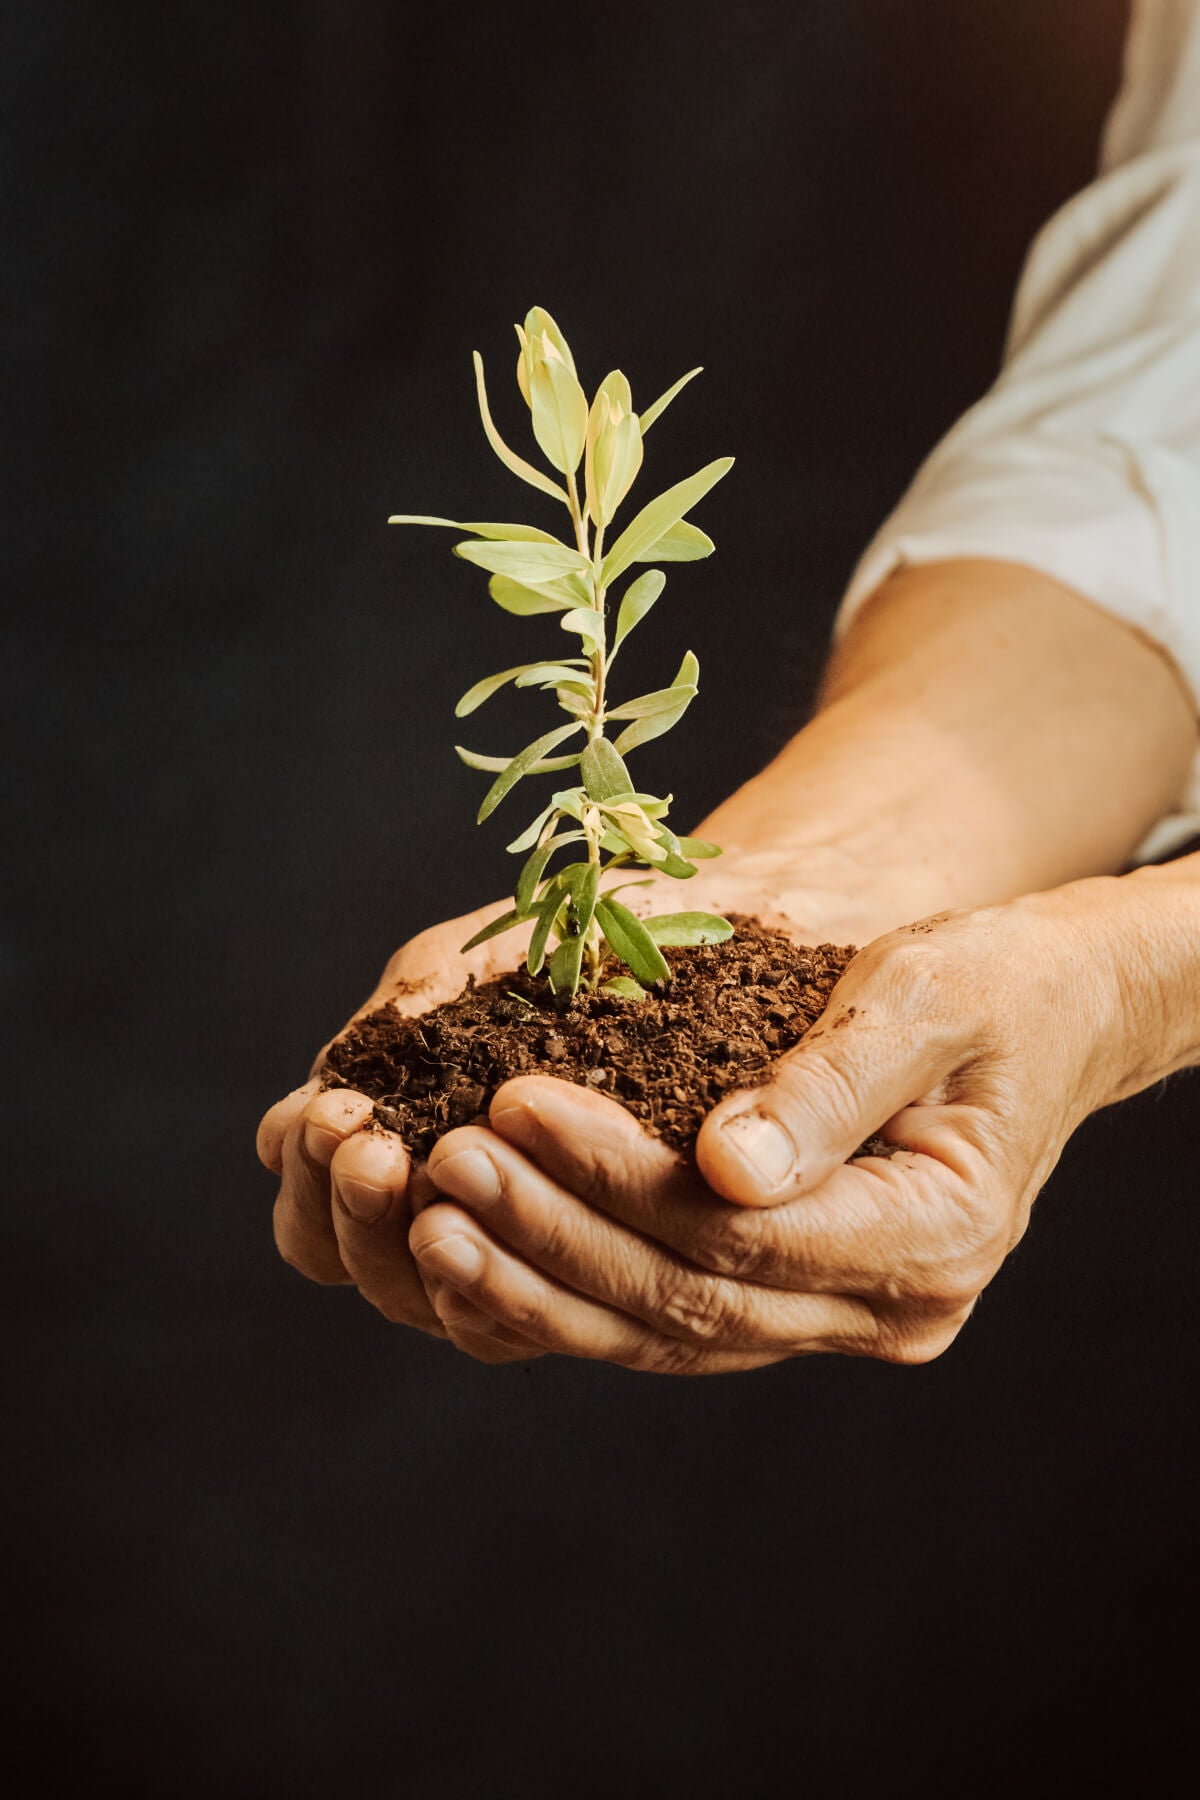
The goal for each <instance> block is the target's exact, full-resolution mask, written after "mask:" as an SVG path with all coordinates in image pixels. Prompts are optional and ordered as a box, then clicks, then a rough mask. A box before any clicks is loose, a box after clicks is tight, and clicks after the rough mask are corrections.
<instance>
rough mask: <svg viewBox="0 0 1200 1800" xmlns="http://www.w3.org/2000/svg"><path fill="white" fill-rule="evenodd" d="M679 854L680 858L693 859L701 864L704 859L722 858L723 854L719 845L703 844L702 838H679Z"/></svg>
mask: <svg viewBox="0 0 1200 1800" xmlns="http://www.w3.org/2000/svg"><path fill="white" fill-rule="evenodd" d="M679 854H680V855H681V856H689V857H694V858H695V859H696V860H697V861H698V862H703V861H704V859H705V858H706V857H709V856H724V854H725V852H724V851H723V850H722V848H721V846H720V844H708V843H705V841H704V839H703V838H691V837H681V838H680V840H679Z"/></svg>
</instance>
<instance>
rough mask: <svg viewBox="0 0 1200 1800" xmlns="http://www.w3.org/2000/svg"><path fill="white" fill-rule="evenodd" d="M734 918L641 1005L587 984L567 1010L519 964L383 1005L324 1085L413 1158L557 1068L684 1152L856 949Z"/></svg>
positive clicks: (329, 1063)
mask: <svg viewBox="0 0 1200 1800" xmlns="http://www.w3.org/2000/svg"><path fill="white" fill-rule="evenodd" d="M733 924H734V927H735V930H734V935H733V936H732V937H731V938H729V939H727V940H726V941H725V943H723V944H710V945H703V946H700V947H698V948H695V949H688V950H669V949H668V950H665V951H664V955H665V956H666V958H667V961H668V962H669V963H670V964H671V974H672V979H671V982H670V984H669V985H666V986H664V991H663V992H662V993H660V994H655V995H653V996H651V997H650V998H649V999H646V1000H621V999H618V998H616V997H615V996H612V995H607V994H585V993H582V992H581V993H580V994H579V995H578V996H577V997H576V998H575V1000H574V1001H572V1003H571V1004H570V1005H569V1006H568V1007H567V1008H566V1009H565V1011H560V1010H558V1009H557V1008H556V1006H555V1004H554V1001H553V998H552V997H551V996H549V995H548V994H547V991H546V986H545V983H544V982H543V981H542V980H541V979H539V980H536V981H535V980H534V979H533V977H531V976H530V975H529V974H527V973H526V972H525V971H524V970H523V969H522V970H514V971H513V973H512V974H511V975H504V976H501V977H500V978H499V979H498V980H495V981H488V982H483V983H481V984H480V985H479V986H476V985H475V982H474V979H473V978H472V979H471V980H470V981H469V982H468V985H467V987H466V988H465V989H464V990H463V992H462V993H461V994H460V995H459V996H458V998H457V999H455V1000H449V1001H446V1002H445V1003H444V1004H443V1005H441V1006H436V1007H434V1008H433V1009H432V1010H431V1011H429V1012H427V1013H423V1014H421V1016H420V1017H418V1018H405V1017H404V1016H403V1014H401V1013H400V1012H398V1011H397V1009H396V1007H395V1006H394V1004H393V1003H392V1002H391V1001H388V1002H387V1004H386V1005H385V1006H382V1007H380V1008H378V1009H377V1010H376V1011H375V1012H373V1013H368V1014H367V1015H366V1016H365V1017H363V1018H361V1019H359V1020H357V1021H356V1022H355V1024H353V1025H352V1026H350V1028H349V1029H348V1030H347V1031H346V1033H345V1034H344V1035H343V1036H342V1037H341V1038H339V1039H338V1040H337V1042H336V1043H334V1044H332V1045H331V1046H330V1049H329V1053H328V1057H327V1060H326V1064H325V1067H324V1068H323V1070H322V1078H323V1086H325V1087H352V1088H355V1089H357V1090H358V1092H359V1093H362V1094H366V1095H367V1096H368V1097H369V1098H371V1099H373V1100H374V1101H375V1118H376V1120H377V1121H378V1123H379V1124H381V1125H383V1126H385V1127H386V1128H387V1129H388V1130H391V1131H396V1132H398V1133H399V1134H400V1136H401V1137H402V1138H403V1139H404V1141H405V1143H406V1144H407V1146H408V1148H409V1150H410V1151H411V1152H412V1153H413V1154H414V1156H416V1157H417V1158H424V1157H425V1156H427V1155H428V1154H429V1152H430V1150H431V1149H432V1148H433V1145H434V1143H435V1142H436V1140H437V1139H438V1138H439V1137H440V1136H441V1135H442V1133H443V1132H445V1131H448V1130H449V1129H450V1128H451V1127H452V1126H456V1125H466V1124H470V1123H471V1122H472V1121H474V1120H476V1119H479V1118H485V1117H486V1114H487V1108H488V1103H489V1101H490V1100H491V1098H492V1095H493V1094H494V1093H495V1092H496V1089H497V1088H498V1087H500V1086H501V1085H502V1084H503V1083H504V1082H505V1081H507V1080H509V1078H510V1077H511V1076H513V1075H556V1076H558V1077H559V1078H560V1079H562V1080H564V1081H575V1082H578V1083H580V1085H582V1086H585V1087H590V1088H593V1089H595V1090H596V1091H597V1092H599V1093H602V1094H609V1095H611V1096H613V1097H614V1098H615V1099H617V1100H619V1101H621V1103H622V1104H623V1105H624V1106H626V1107H628V1109H629V1111H630V1112H631V1113H633V1114H634V1116H635V1117H636V1118H638V1119H640V1120H641V1121H642V1123H643V1124H644V1125H646V1126H648V1127H649V1129H650V1130H651V1131H653V1132H655V1133H657V1135H658V1136H659V1137H661V1138H663V1139H664V1140H665V1141H666V1142H667V1143H668V1144H670V1145H672V1146H673V1147H674V1148H675V1149H677V1150H685V1151H686V1150H689V1149H690V1148H691V1146H692V1144H693V1142H694V1140H695V1137H696V1133H697V1132H698V1131H699V1129H700V1125H701V1122H702V1120H703V1119H704V1118H705V1116H706V1115H707V1114H708V1113H709V1112H711V1110H712V1108H713V1107H714V1106H715V1105H716V1103H717V1101H718V1100H720V1099H721V1098H722V1096H723V1095H724V1094H725V1093H727V1092H728V1091H729V1090H730V1089H731V1088H738V1087H754V1086H756V1085H757V1084H758V1083H760V1082H762V1081H765V1080H766V1078H767V1076H768V1074H769V1073H770V1068H771V1064H772V1063H773V1061H774V1060H775V1058H776V1057H777V1056H779V1055H780V1054H781V1052H783V1051H785V1050H790V1049H791V1047H792V1046H793V1045H794V1044H796V1043H798V1042H799V1040H800V1039H801V1038H802V1037H803V1036H804V1034H805V1032H806V1031H808V1029H809V1027H810V1026H811V1025H812V1024H813V1023H814V1021H815V1020H816V1019H818V1018H819V1017H820V1015H821V1013H822V1012H823V1011H824V1009H825V1004H826V1001H827V1000H828V998H829V995H830V993H831V991H832V989H833V987H834V985H835V983H836V982H837V980H838V978H839V976H840V975H841V973H842V971H843V969H844V968H845V967H846V964H847V963H848V962H849V961H850V958H851V957H852V956H853V955H854V954H855V952H854V948H853V947H852V946H849V945H836V944H818V945H815V946H800V945H797V944H794V943H793V942H792V941H791V939H790V938H787V937H785V936H784V935H783V934H782V933H781V932H777V931H771V930H768V929H767V928H766V927H765V926H763V925H760V924H759V922H758V921H757V920H756V919H747V918H741V917H738V916H736V915H735V916H734V919H733ZM609 973H612V974H616V973H617V969H616V966H615V965H614V967H613V968H612V970H611V971H609ZM843 1016H846V1017H848V1016H850V1015H849V1014H846V1015H843ZM834 1023H835V1025H836V1024H837V1023H838V1021H837V1020H835V1021H834Z"/></svg>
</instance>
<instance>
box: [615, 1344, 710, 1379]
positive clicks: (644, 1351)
mask: <svg viewBox="0 0 1200 1800" xmlns="http://www.w3.org/2000/svg"><path fill="white" fill-rule="evenodd" d="M697 1355H698V1351H697V1348H696V1346H695V1345H694V1344H688V1343H685V1342H684V1341H683V1339H682V1338H651V1339H646V1340H640V1341H639V1342H638V1343H636V1344H635V1345H633V1346H632V1347H631V1348H630V1349H629V1350H628V1351H627V1352H626V1353H625V1354H623V1355H622V1356H620V1357H619V1358H617V1359H616V1360H617V1361H619V1362H620V1364H621V1366H622V1367H623V1368H626V1369H633V1370H634V1371H635V1372H636V1373H638V1374H639V1375H690V1374H692V1373H693V1371H694V1370H695V1367H696V1359H697Z"/></svg>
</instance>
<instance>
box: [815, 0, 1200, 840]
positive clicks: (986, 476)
mask: <svg viewBox="0 0 1200 1800" xmlns="http://www.w3.org/2000/svg"><path fill="white" fill-rule="evenodd" d="M964 556H965V557H970V556H981V557H995V558H999V559H1001V560H1004V561H1007V562H1018V563H1025V564H1027V565H1029V566H1031V567H1033V568H1036V569H1039V570H1042V571H1043V572H1044V573H1046V574H1048V575H1052V576H1054V577H1055V578H1056V579H1058V580H1059V581H1062V582H1064V583H1065V584H1066V585H1067V586H1068V587H1072V588H1074V589H1075V590H1076V591H1077V592H1078V593H1081V594H1084V595H1086V596H1087V597H1088V598H1089V599H1091V600H1094V601H1095V602H1097V604H1099V605H1101V606H1103V607H1106V608H1107V609H1108V610H1110V611H1111V612H1114V613H1117V614H1119V615H1120V616H1121V617H1122V618H1123V619H1126V620H1128V622H1129V623H1130V624H1131V625H1133V626H1134V627H1136V628H1137V629H1138V630H1140V631H1141V632H1143V633H1144V634H1145V635H1146V636H1147V637H1149V638H1150V639H1152V640H1153V641H1154V642H1156V643H1157V644H1159V645H1161V646H1162V647H1163V648H1164V649H1165V650H1167V651H1168V652H1169V654H1170V656H1171V657H1172V658H1173V660H1174V662H1175V663H1176V665H1177V666H1178V668H1179V670H1180V672H1181V673H1182V675H1183V677H1184V679H1185V681H1187V682H1188V683H1189V685H1190V687H1191V691H1192V694H1193V696H1194V698H1195V701H1196V708H1197V713H1198V714H1200V0H1136V4H1135V9H1134V15H1133V21H1132V25H1131V28H1130V33H1129V39H1128V42H1127V45H1126V51H1125V74H1124V81H1123V84H1122V87H1121V91H1120V93H1119V94H1118V96H1117V100H1116V103H1115V105H1114V107H1113V109H1112V112H1111V114H1110V116H1109V119H1108V123H1107V125H1106V128H1105V134H1104V143H1103V150H1102V156H1101V169H1100V174H1099V176H1098V177H1097V179H1096V180H1095V181H1094V182H1093V183H1092V185H1091V186H1090V187H1088V188H1085V189H1084V191H1083V192H1082V193H1081V194H1077V195H1076V196H1075V198H1074V199H1073V200H1071V201H1069V202H1068V204H1067V205H1066V206H1064V207H1063V208H1062V209H1061V211H1060V212H1058V213H1056V214H1055V216H1054V217H1053V218H1052V219H1051V220H1050V221H1049V223H1048V224H1047V225H1045V226H1044V227H1043V229H1042V231H1041V232H1040V233H1039V234H1038V236H1037V238H1036V239H1035V240H1034V243H1033V246H1032V249H1031V250H1030V253H1029V257H1028V259H1027V262H1026V265H1025V269H1024V272H1023V274H1022V277H1021V282H1020V286H1019V287H1018V290H1017V296H1016V300H1015V303H1014V307H1013V315H1012V320H1011V323H1010V326H1009V334H1008V343H1007V346H1006V350H1005V359H1004V367H1003V369H1002V371H1001V374H1000V377H999V379H998V380H997V382H996V384H995V386H994V387H993V388H992V389H991V391H990V392H989V393H988V394H986V395H985V396H984V398H983V399H982V400H981V401H980V402H979V403H978V404H977V405H976V406H974V407H972V409H971V411H970V412H968V413H967V414H966V415H965V416H964V417H963V418H962V419H961V420H960V421H959V423H958V424H957V425H956V426H955V427H954V428H953V430H952V431H950V433H949V434H948V435H947V436H946V437H945V438H944V439H943V440H942V442H941V443H940V444H939V445H938V446H937V448H936V449H935V450H934V451H933V453H932V454H931V455H930V456H929V457H928V458H927V460H926V462H925V463H924V465H923V466H922V468H921V469H920V470H919V472H918V474H917V476H916V478H915V480H914V481H913V484H912V486H911V487H910V488H909V490H908V492H907V494H906V495H905V496H904V498H903V499H902V500H901V502H900V504H899V506H898V507H897V508H896V510H895V511H894V512H893V513H892V515H891V517H890V518H889V519H887V520H886V522H885V523H884V525H883V526H882V527H881V529H880V531H879V532H878V533H877V535H876V537H875V539H874V541H873V542H872V543H871V544H870V546H869V547H868V549H867V551H866V553H865V555H864V556H863V558H862V560H861V561H860V563H859V565H858V567H857V569H856V570H855V573H854V576H853V578H852V580H851V583H850V587H849V589H848V591H847V594H846V597H845V599H844V601H843V602H842V606H841V609H840V611H839V613H838V617H837V622H836V625H835V628H834V629H835V633H840V632H841V631H842V630H844V629H845V626H846V624H847V622H848V620H849V619H850V617H851V616H852V614H853V613H854V611H855V609H856V608H857V607H858V606H859V605H860V604H861V603H862V601H863V600H865V599H866V598H867V596H868V595H869V594H871V593H873V592H874V590H875V589H876V588H877V587H878V586H879V584H880V582H881V581H882V580H883V579H884V578H885V576H887V575H888V574H890V573H891V571H892V570H893V569H895V568H897V567H898V566H899V565H900V564H903V563H924V562H934V561H940V560H942V559H943V558H947V557H964ZM1196 831H1200V755H1198V756H1197V759H1196V761H1195V763H1194V764H1193V768H1192V773H1191V777H1190V780H1189V783H1188V785H1187V788H1186V790H1185V791H1184V792H1183V793H1181V794H1180V796H1179V800H1178V811H1176V812H1173V813H1172V814H1171V815H1170V816H1169V817H1168V818H1166V819H1164V820H1162V821H1161V822H1160V824H1159V825H1158V826H1157V827H1156V829H1155V831H1154V832H1153V833H1152V834H1151V836H1150V837H1149V838H1148V839H1147V840H1146V842H1145V843H1144V844H1143V845H1142V847H1141V850H1140V851H1139V856H1141V857H1143V858H1145V857H1148V856H1152V855H1155V854H1158V853H1159V852H1160V851H1161V850H1163V849H1166V848H1168V847H1169V846H1170V845H1171V844H1172V843H1176V842H1179V841H1181V840H1182V839H1183V838H1185V837H1187V836H1189V835H1190V834H1191V833H1193V832H1196Z"/></svg>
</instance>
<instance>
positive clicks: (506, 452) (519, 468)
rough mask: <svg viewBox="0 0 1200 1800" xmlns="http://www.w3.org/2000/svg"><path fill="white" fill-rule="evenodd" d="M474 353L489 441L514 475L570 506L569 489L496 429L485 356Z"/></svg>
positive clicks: (476, 389)
mask: <svg viewBox="0 0 1200 1800" xmlns="http://www.w3.org/2000/svg"><path fill="white" fill-rule="evenodd" d="M472 355H473V357H474V361H475V391H476V393H477V395H478V397H479V416H480V418H481V419H482V420H483V429H484V431H485V432H486V433H487V441H488V443H489V444H490V445H491V446H492V449H493V450H494V451H495V452H496V455H497V456H498V457H499V458H500V461H501V462H502V463H503V464H504V466H505V468H506V469H511V471H512V473H513V474H514V475H519V476H520V477H521V480H522V481H527V482H528V483H529V485H530V487H535V488H540V489H541V491H542V493H543V494H550V495H551V496H552V497H553V498H554V499H555V500H561V501H562V503H563V505H564V506H570V504H571V502H570V500H569V499H568V497H567V490H566V489H565V488H564V487H560V486H559V484H558V482H557V481H551V479H550V477H549V476H548V475H543V474H542V471H541V470H540V469H535V468H534V466H533V464H532V463H527V462H526V461H525V458H524V457H523V456H518V455H517V453H516V451H515V450H510V449H509V447H508V445H507V444H506V443H505V442H504V439H503V438H502V437H501V436H500V433H499V432H498V431H497V430H496V427H495V424H494V423H493V420H492V414H491V410H490V408H489V407H488V397H487V387H486V385H485V383H484V379H483V358H482V356H480V354H479V352H478V350H475V351H473V352H472Z"/></svg>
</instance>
